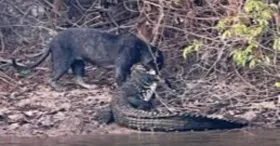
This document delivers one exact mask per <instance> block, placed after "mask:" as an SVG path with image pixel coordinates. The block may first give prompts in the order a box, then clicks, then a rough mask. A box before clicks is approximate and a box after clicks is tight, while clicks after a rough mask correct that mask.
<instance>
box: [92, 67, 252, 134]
mask: <svg viewBox="0 0 280 146" xmlns="http://www.w3.org/2000/svg"><path fill="white" fill-rule="evenodd" d="M159 81H160V78H159V76H158V75H155V72H151V71H146V70H145V69H144V68H142V67H135V68H134V69H133V70H132V74H131V77H130V78H129V79H128V80H127V82H125V83H124V84H123V85H122V86H121V87H119V89H118V91H117V93H116V95H115V97H113V99H112V101H111V104H110V110H109V112H110V114H106V116H107V117H106V118H108V116H111V117H110V118H111V119H113V120H114V121H115V122H116V123H117V124H119V125H121V126H124V127H128V128H131V129H135V130H140V131H166V132H167V131H188V130H191V131H201V130H215V129H235V128H242V127H244V126H247V123H246V122H241V121H233V120H227V119H220V118H219V119H218V118H211V117H207V116H203V115H199V114H191V113H186V112H167V111H166V112H164V111H157V110H153V109H154V107H153V106H151V107H149V105H150V104H149V101H150V100H152V99H151V97H152V94H153V93H154V92H155V87H156V85H158V83H159ZM133 98H134V99H136V100H131V99H133ZM131 101H141V102H138V103H139V104H140V105H141V104H143V103H144V104H146V105H147V106H143V107H145V108H143V107H141V106H139V105H136V106H135V104H132V103H137V102H131ZM137 107H138V108H137ZM139 107H140V109H139ZM109 112H108V111H107V113H109ZM103 116H104V115H103ZM98 117H99V118H100V116H98ZM102 120H104V117H103V119H102Z"/></svg>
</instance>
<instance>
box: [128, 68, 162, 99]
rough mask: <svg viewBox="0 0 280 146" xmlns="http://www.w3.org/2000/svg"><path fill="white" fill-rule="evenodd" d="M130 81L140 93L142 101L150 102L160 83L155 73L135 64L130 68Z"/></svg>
mask: <svg viewBox="0 0 280 146" xmlns="http://www.w3.org/2000/svg"><path fill="white" fill-rule="evenodd" d="M131 79H132V82H134V83H133V84H134V86H135V87H137V88H138V89H139V91H140V92H141V94H142V96H141V97H142V99H143V100H144V101H150V100H151V98H152V97H153V94H154V93H155V90H156V88H157V85H158V83H159V81H160V77H159V75H158V74H157V72H156V71H155V70H153V69H147V68H145V67H144V66H142V65H139V64H137V65H134V66H133V67H132V71H131Z"/></svg>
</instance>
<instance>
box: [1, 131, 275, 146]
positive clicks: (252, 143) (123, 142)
mask: <svg viewBox="0 0 280 146" xmlns="http://www.w3.org/2000/svg"><path fill="white" fill-rule="evenodd" d="M279 145H280V129H267V130H254V131H247V130H235V131H211V132H209V131H208V132H187V133H154V134H152V133H137V134H130V135H87V136H69V137H55V138H16V137H6V138H0V146H279Z"/></svg>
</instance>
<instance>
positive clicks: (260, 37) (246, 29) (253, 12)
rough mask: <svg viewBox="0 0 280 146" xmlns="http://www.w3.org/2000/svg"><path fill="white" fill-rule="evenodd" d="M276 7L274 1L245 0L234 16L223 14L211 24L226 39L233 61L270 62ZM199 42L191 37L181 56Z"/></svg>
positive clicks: (278, 42) (278, 47) (276, 39)
mask: <svg viewBox="0 0 280 146" xmlns="http://www.w3.org/2000/svg"><path fill="white" fill-rule="evenodd" d="M276 11H277V5H275V4H269V3H265V2H264V1H262V0H246V2H245V3H244V6H243V8H242V9H241V10H239V11H238V13H237V14H236V15H235V16H226V17H224V18H223V19H221V20H219V21H218V24H217V25H216V27H215V28H216V30H217V31H218V32H219V39H220V40H221V41H223V42H227V43H228V42H230V44H228V45H230V52H231V56H232V59H233V61H234V62H235V63H236V64H238V65H241V66H243V67H247V66H248V67H250V68H253V67H255V66H256V65H257V64H260V63H265V64H269V63H272V62H271V60H273V57H275V55H274V54H275V53H277V51H280V36H279V34H280V33H279V24H278V25H274V24H273V18H274V17H273V15H274V14H275V13H276ZM264 42H265V43H266V44H264ZM267 42H269V43H267ZM271 44H272V45H271ZM202 46H203V45H202V43H201V42H199V41H198V40H196V41H193V43H192V44H191V45H189V46H188V47H186V48H185V49H184V51H183V56H184V57H185V58H186V57H187V56H188V54H190V53H191V52H194V51H198V48H199V47H202ZM268 48H273V49H274V50H273V51H271V50H270V49H268ZM268 50H269V51H268Z"/></svg>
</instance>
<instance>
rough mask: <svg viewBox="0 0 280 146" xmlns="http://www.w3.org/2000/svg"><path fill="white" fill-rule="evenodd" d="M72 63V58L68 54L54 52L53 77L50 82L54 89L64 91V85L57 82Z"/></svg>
mask: <svg viewBox="0 0 280 146" xmlns="http://www.w3.org/2000/svg"><path fill="white" fill-rule="evenodd" d="M70 63H71V60H70V59H69V57H68V56H67V55H61V54H60V53H59V52H54V53H53V54H52V78H51V80H49V84H50V86H51V87H52V88H53V89H54V90H56V91H58V92H62V91H64V89H63V87H62V86H61V85H59V84H58V83H57V82H58V80H59V79H60V78H61V77H62V76H63V75H64V74H65V73H66V72H67V70H68V69H69V68H70Z"/></svg>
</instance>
